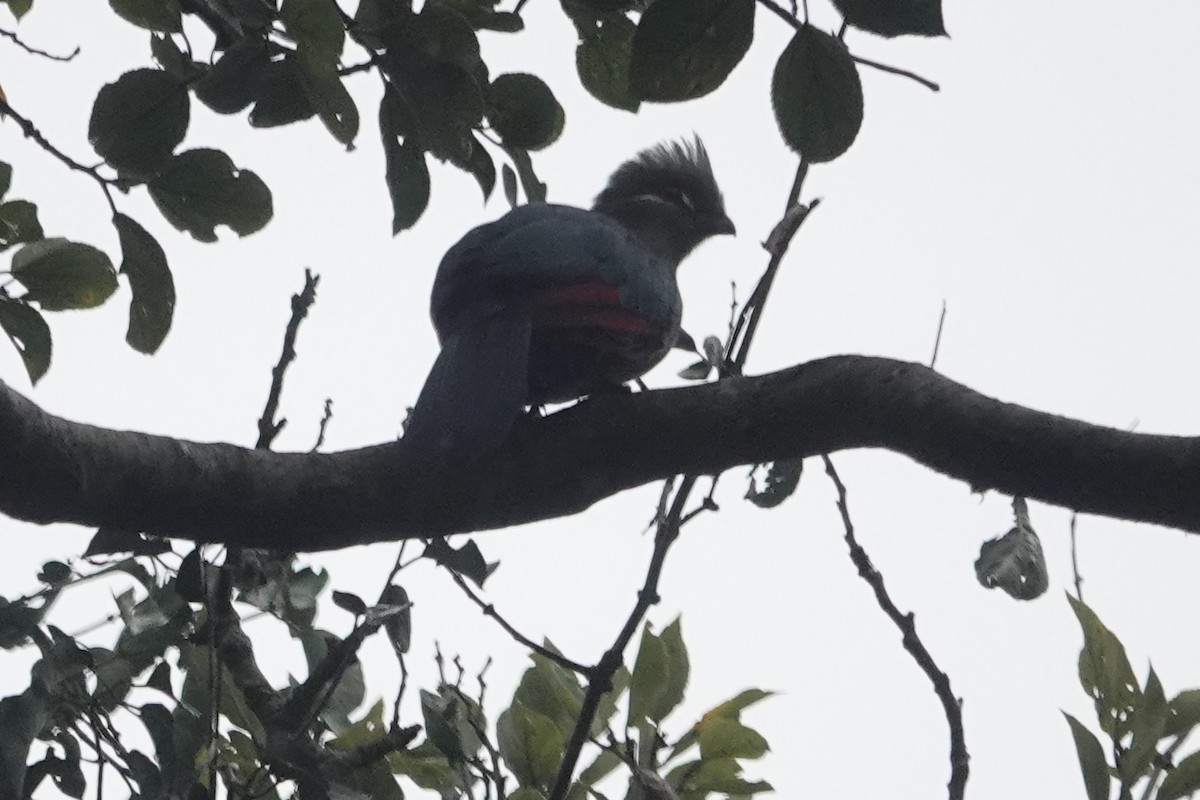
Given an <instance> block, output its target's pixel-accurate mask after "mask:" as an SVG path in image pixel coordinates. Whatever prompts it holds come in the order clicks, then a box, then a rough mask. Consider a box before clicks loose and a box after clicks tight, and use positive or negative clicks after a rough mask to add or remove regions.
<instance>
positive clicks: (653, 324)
mask: <svg viewBox="0 0 1200 800" xmlns="http://www.w3.org/2000/svg"><path fill="white" fill-rule="evenodd" d="M732 233H734V226H733V223H732V222H731V221H730V219H729V217H728V216H727V215H726V213H725V204H724V201H723V199H722V197H721V192H720V190H719V189H718V188H717V182H716V179H715V178H714V177H713V172H712V166H711V164H710V163H709V160H708V154H707V153H706V152H705V150H704V145H703V143H701V141H700V140H699V139H696V140H695V141H694V142H688V143H667V144H660V145H657V146H656V147H653V148H651V149H649V150H646V151H644V152H642V153H640V154H638V155H637V156H636V157H635V158H633V159H631V160H629V161H627V162H625V163H624V164H622V165H621V166H620V167H619V168H618V169H617V171H616V172H614V173H613V174H612V177H610V178H609V180H608V185H607V186H606V187H605V188H604V191H602V192H600V194H599V195H598V196H597V197H596V200H595V203H594V204H593V205H592V208H591V210H590V211H589V210H585V209H581V208H574V207H572V206H564V205H555V204H551V203H536V204H531V205H525V206H520V207H518V208H515V209H513V210H512V211H510V212H508V213H507V214H505V215H504V216H503V217H501V218H500V219H498V220H496V221H495V222H489V223H487V224H485V225H480V226H479V227H478V228H475V229H474V230H472V231H471V232H469V233H468V234H467V235H466V236H464V237H463V238H462V239H461V240H459V242H458V243H457V244H455V245H454V246H453V247H451V248H450V250H449V251H448V252H447V253H446V255H445V257H444V258H443V259H442V262H441V265H440V266H439V267H438V272H437V278H436V279H435V281H434V284H433V295H432V299H431V302H430V312H431V315H432V317H433V326H434V328H435V329H436V330H437V334H438V339H439V340H440V341H441V344H442V350H441V353H440V354H439V355H438V358H437V361H436V362H434V365H433V369H432V370H430V373H429V377H428V378H427V379H426V380H425V386H424V388H422V389H421V395H420V397H419V398H418V399H417V404H416V406H415V408H414V409H413V415H412V419H411V424H410V425H409V429H408V432H407V433H406V435H405V438H406V439H409V440H410V443H411V444H412V446H413V447H415V448H418V452H421V453H422V454H423V455H431V456H432V455H433V454H434V453H435V452H437V451H452V452H461V451H478V452H482V451H486V450H489V449H494V448H495V447H497V446H498V445H499V444H500V443H501V442H502V441H503V440H504V438H505V437H506V436H507V435H508V433H509V431H510V430H511V429H512V425H513V423H514V421H515V420H516V419H517V417H518V416H519V414H520V413H521V410H522V408H523V407H524V406H529V405H533V406H537V405H541V404H544V403H554V402H563V401H567V400H573V399H575V398H578V397H583V396H584V395H589V394H595V393H599V392H604V391H607V390H612V389H614V388H617V387H620V386H622V385H623V384H625V383H627V382H628V381H631V380H633V379H635V378H637V377H640V376H641V375H643V374H645V373H646V372H647V371H648V370H649V369H650V368H651V367H653V366H654V365H655V364H657V363H658V362H659V361H661V360H662V358H663V356H665V355H666V354H667V351H668V350H670V349H671V346H672V345H673V344H675V341H676V339H677V337H678V336H679V334H680V328H679V322H680V317H681V315H682V313H683V301H682V300H681V298H680V296H679V285H678V283H677V281H676V277H675V272H676V269H677V268H678V267H679V263H680V262H681V261H682V260H683V259H684V258H685V257H686V256H687V255H688V253H690V252H691V251H692V250H693V249H694V248H695V247H696V245H698V244H700V243H701V242H703V241H704V240H705V239H707V238H709V237H710V236H714V235H717V234H732Z"/></svg>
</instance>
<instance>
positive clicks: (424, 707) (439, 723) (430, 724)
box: [421, 689, 467, 764]
mask: <svg viewBox="0 0 1200 800" xmlns="http://www.w3.org/2000/svg"><path fill="white" fill-rule="evenodd" d="M454 711H455V709H454V708H453V707H452V706H449V705H448V704H447V702H446V700H445V699H444V698H442V697H440V696H439V695H436V694H433V693H432V692H427V691H425V690H424V689H422V690H421V714H422V716H423V717H424V719H425V735H426V736H427V737H428V738H429V741H430V742H432V743H433V746H434V747H436V748H437V749H438V750H439V751H440V752H441V753H442V755H444V756H445V757H446V758H447V759H449V760H450V762H451V763H452V764H453V763H458V762H461V761H462V760H463V758H465V757H466V754H467V753H466V748H465V747H464V744H463V740H462V735H461V733H460V731H459V727H458V725H457V724H455V714H454Z"/></svg>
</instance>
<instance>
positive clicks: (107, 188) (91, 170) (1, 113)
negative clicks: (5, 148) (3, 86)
mask: <svg viewBox="0 0 1200 800" xmlns="http://www.w3.org/2000/svg"><path fill="white" fill-rule="evenodd" d="M2 117H12V118H13V119H14V120H15V121H16V123H17V125H19V126H21V132H22V133H24V134H25V138H26V139H33V141H34V142H36V143H37V145H38V146H39V147H41V148H42V149H43V150H45V151H46V152H47V153H49V154H50V155H52V156H54V157H55V158H57V159H58V160H59V161H61V162H62V163H64V164H66V165H67V166H68V167H70V168H71V169H73V170H75V171H76V172H82V173H84V174H85V175H89V176H91V178H92V180H94V181H96V183H98V184H100V190H101V191H102V192H104V199H105V200H107V201H108V207H109V208H110V209H112V213H113V216H114V217H115V216H116V215H117V204H116V202H114V201H113V197H112V188H111V187H112V185H113V183H114V181H112V180H110V179H108V178H106V177H104V176H103V175H101V174H100V171H99V170H98V169H97V168H96V167H88V166H85V165H83V164H81V163H79V162H78V161H76V160H75V159H73V158H71V157H70V156H69V155H67V154H66V153H64V152H63V151H62V150H59V149H58V148H57V147H55V146H54V145H52V144H50V141H49V140H48V139H47V138H46V137H45V136H43V135H42V132H41V131H39V130H38V129H37V126H35V125H34V124H33V121H32V120H30V119H28V118H27V117H23V116H21V114H19V113H17V111H16V110H15V109H14V108H13V107H12V106H11V105H9V104H8V101H7V100H5V99H3V98H0V118H2Z"/></svg>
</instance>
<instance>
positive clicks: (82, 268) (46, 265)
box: [12, 238, 117, 311]
mask: <svg viewBox="0 0 1200 800" xmlns="http://www.w3.org/2000/svg"><path fill="white" fill-rule="evenodd" d="M12 275H13V277H14V278H16V279H17V280H19V281H20V282H21V283H22V284H23V285H24V286H25V288H26V289H28V290H29V294H27V295H26V296H25V298H24V299H25V300H28V301H36V302H37V303H38V305H39V306H41V308H42V310H43V311H65V310H68V309H80V308H95V307H96V306H98V305H100V304H101V303H103V302H104V301H105V300H107V299H108V298H109V297H110V296H111V295H112V293H113V292H115V291H116V290H117V271H116V270H115V269H114V268H113V265H112V261H110V260H109V258H108V256H107V255H105V254H104V252H103V251H101V250H97V249H96V248H95V247H92V246H91V245H90V244H81V243H80V242H72V241H68V240H67V239H60V238H51V239H41V240H39V241H36V242H31V243H29V244H27V245H25V246H24V247H22V248H21V249H20V250H18V251H17V254H16V255H15V256H13V260H12Z"/></svg>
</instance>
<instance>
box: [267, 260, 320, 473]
mask: <svg viewBox="0 0 1200 800" xmlns="http://www.w3.org/2000/svg"><path fill="white" fill-rule="evenodd" d="M320 282H321V276H320V275H314V274H313V272H312V270H310V269H305V270H304V289H302V290H301V291H300V293H299V294H294V295H292V317H291V319H289V320H288V324H287V329H286V330H285V331H284V334H283V351H282V352H281V353H280V354H279V362H278V363H277V364H276V365H275V367H274V369H272V370H271V391H270V392H269V393H268V394H267V404H266V406H265V407H264V408H263V413H262V417H260V418H259V420H258V442H257V443H256V444H255V445H254V446H255V447H256V448H257V449H260V450H269V449H270V447H271V443H272V442H273V441H275V437H276V436H278V435H279V432H280V431H281V430H283V426H284V425H287V420H286V419H281V420H279V421H276V420H275V415H276V414H277V413H279V397H280V395H281V394H282V393H283V376H284V375H285V374H286V373H287V368H288V367H289V366H290V365H291V363H292V362H293V361H295V360H296V334H297V333H298V332H299V330H300V323H301V322H303V321H304V318H305V317H306V316H308V309H309V308H310V307H311V306H312V304H313V301H315V300H316V299H317V284H318V283H320Z"/></svg>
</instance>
